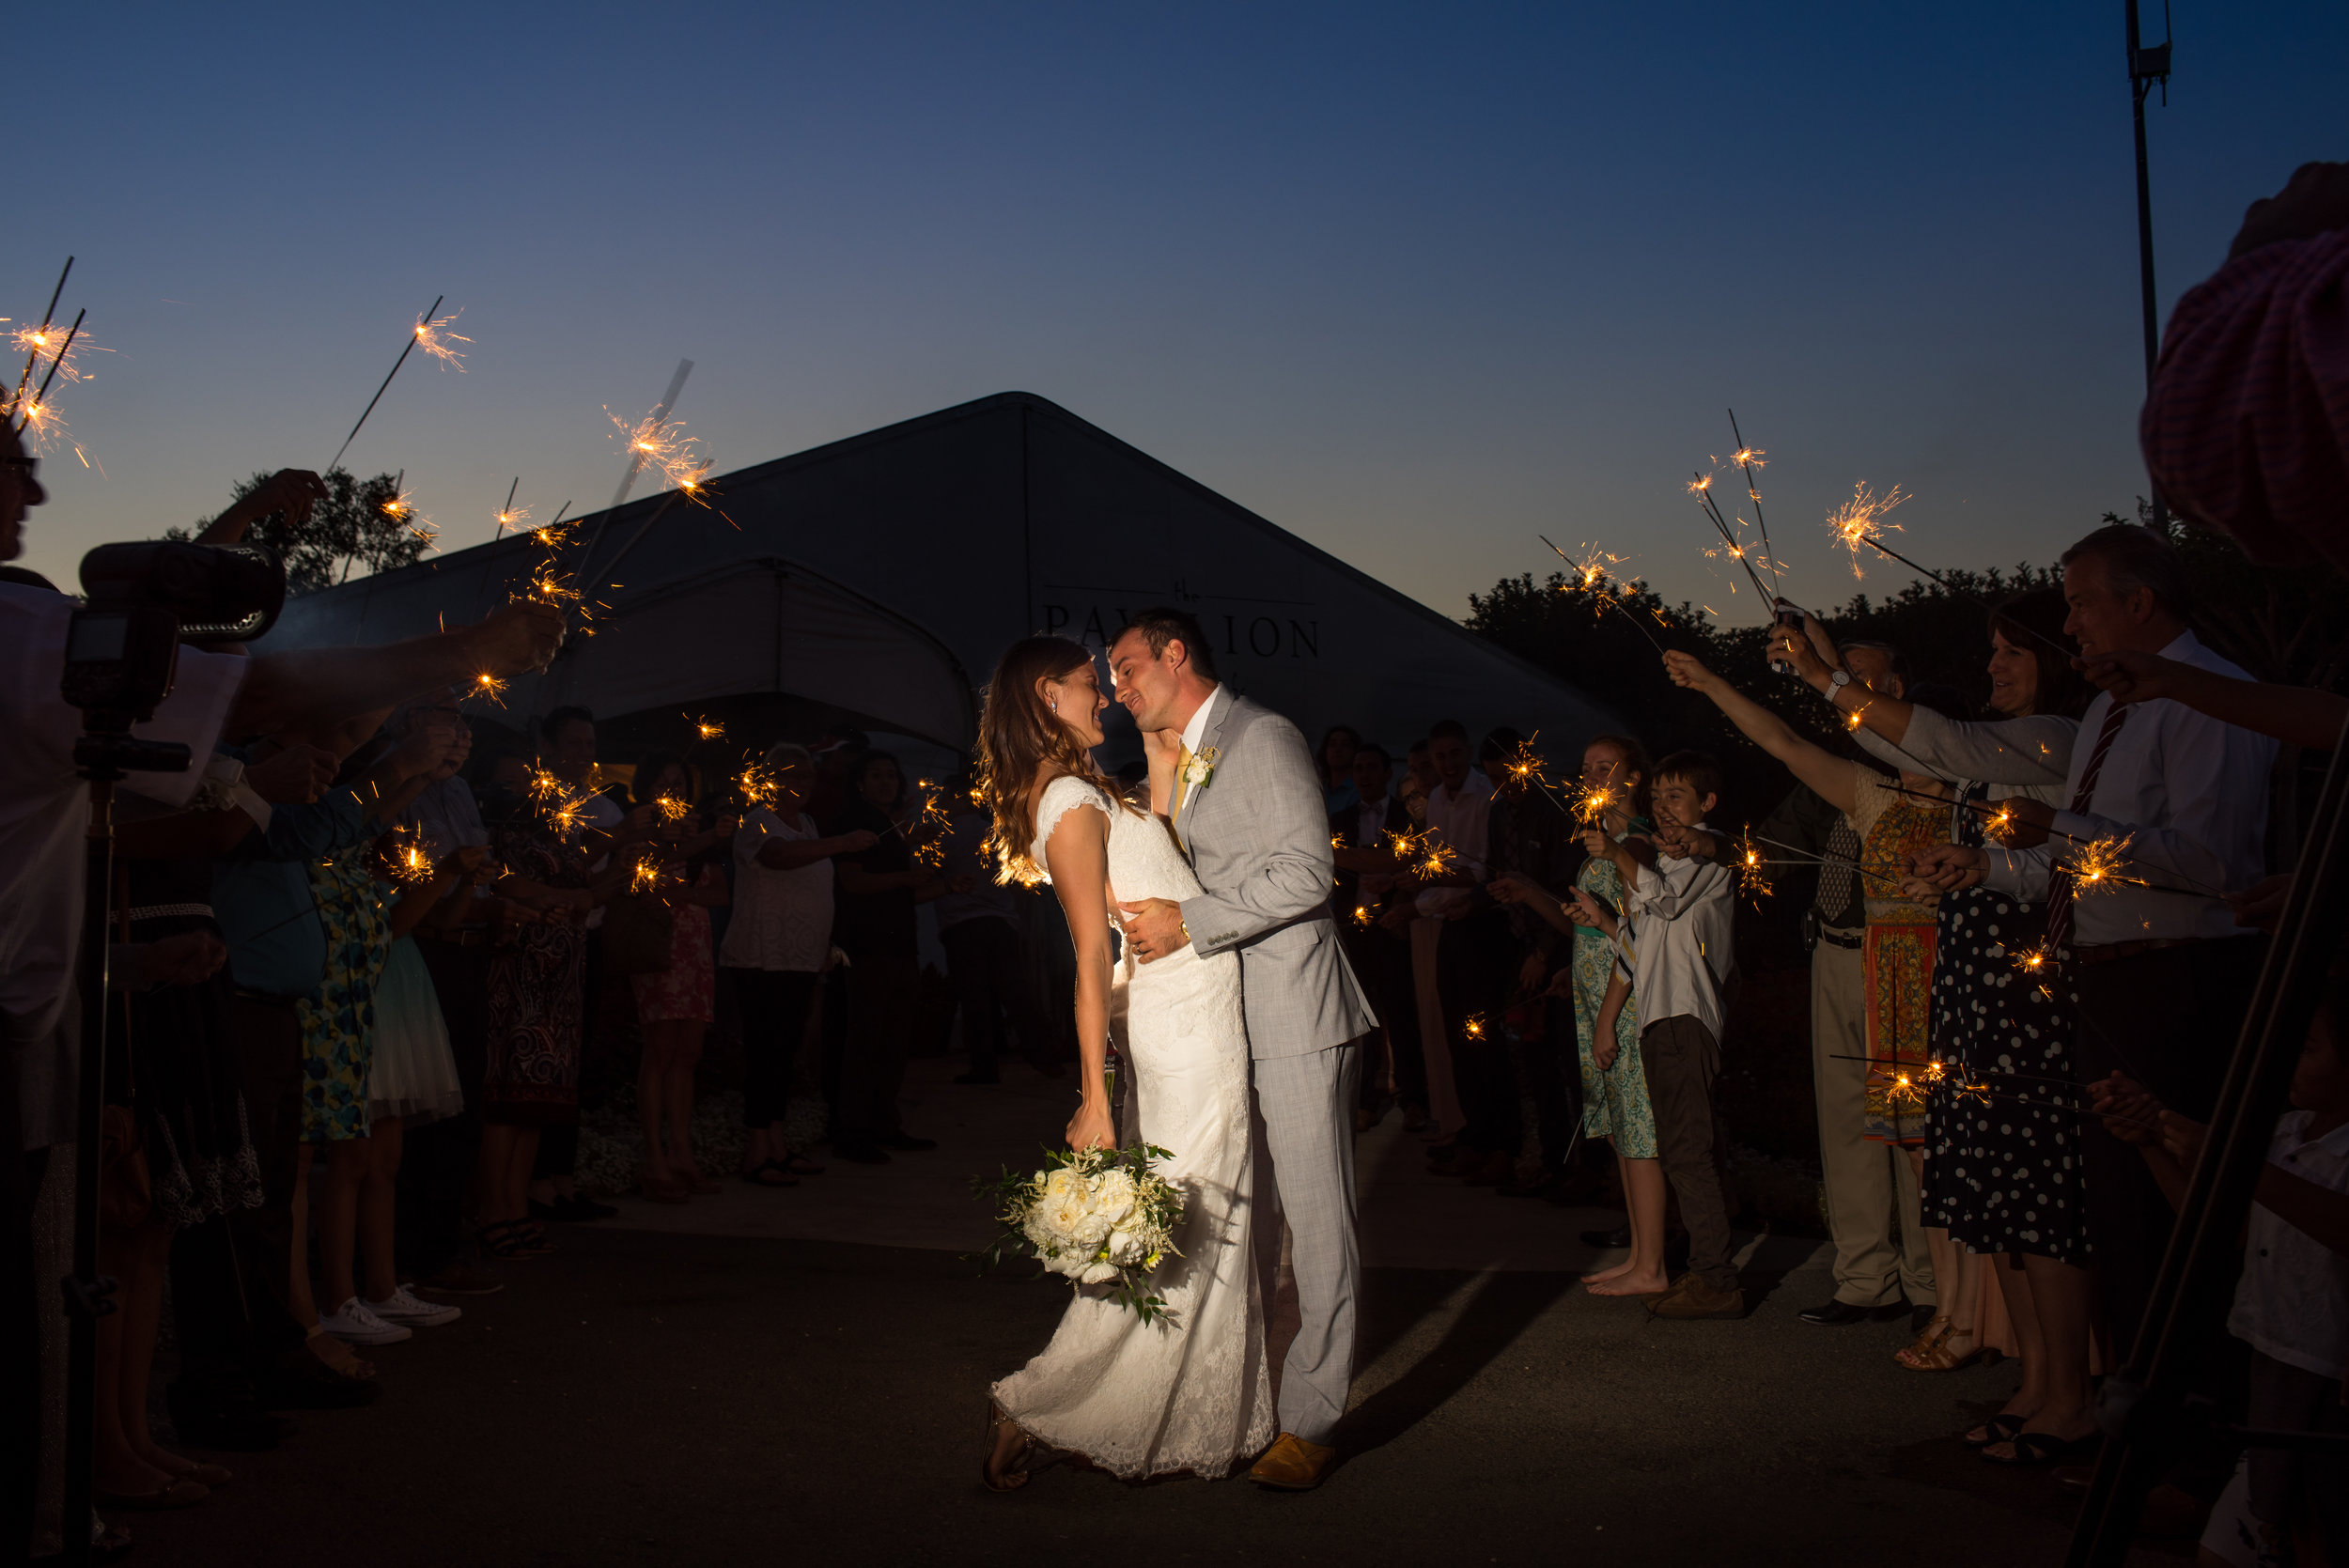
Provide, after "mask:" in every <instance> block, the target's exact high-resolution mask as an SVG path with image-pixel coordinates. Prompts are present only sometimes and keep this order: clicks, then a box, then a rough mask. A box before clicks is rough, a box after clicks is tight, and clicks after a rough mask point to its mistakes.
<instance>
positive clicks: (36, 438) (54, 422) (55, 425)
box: [14, 310, 89, 462]
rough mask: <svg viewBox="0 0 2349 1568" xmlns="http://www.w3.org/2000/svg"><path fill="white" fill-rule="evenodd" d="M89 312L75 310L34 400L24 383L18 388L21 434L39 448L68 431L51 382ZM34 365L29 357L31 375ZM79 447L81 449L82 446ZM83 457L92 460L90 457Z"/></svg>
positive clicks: (44, 446)
mask: <svg viewBox="0 0 2349 1568" xmlns="http://www.w3.org/2000/svg"><path fill="white" fill-rule="evenodd" d="M88 314H89V312H88V311H86V310H81V311H76V312H75V313H74V316H73V325H72V326H71V327H70V328H69V329H67V331H66V334H65V339H64V341H63V342H62V343H61V344H60V345H59V346H58V349H57V351H56V354H55V356H54V358H52V359H51V360H50V362H49V370H48V373H47V374H46V375H44V376H42V377H41V379H40V387H39V390H38V391H36V392H35V393H34V394H33V396H32V397H31V399H30V400H29V401H27V400H26V398H25V396H24V393H23V387H22V386H20V387H19V388H18V389H17V399H16V400H17V405H18V406H17V408H16V409H15V410H14V412H15V414H16V417H17V433H18V434H19V435H22V436H24V437H26V438H27V442H26V444H28V445H30V446H32V447H33V449H34V450H35V451H43V450H46V449H47V448H48V447H49V446H50V445H51V444H52V443H53V442H55V441H56V440H57V438H58V437H60V436H62V435H63V434H64V433H65V421H63V420H62V419H59V418H58V417H57V416H56V414H55V412H54V411H53V410H51V408H50V407H49V385H50V383H51V382H52V381H54V380H56V379H57V369H58V367H59V366H60V365H64V364H66V363H67V356H68V355H69V354H70V353H71V352H72V351H73V340H74V338H75V337H77V336H78V335H80V334H81V331H82V318H83V317H85V316H87V315H88ZM33 364H34V361H33V360H29V359H28V360H26V361H25V362H24V370H25V374H26V375H27V376H30V375H31V374H32V368H33ZM75 450H76V451H77V452H78V451H79V450H80V448H78V447H77V448H75ZM83 460H84V461H85V462H86V461H88V459H87V458H84V459H83Z"/></svg>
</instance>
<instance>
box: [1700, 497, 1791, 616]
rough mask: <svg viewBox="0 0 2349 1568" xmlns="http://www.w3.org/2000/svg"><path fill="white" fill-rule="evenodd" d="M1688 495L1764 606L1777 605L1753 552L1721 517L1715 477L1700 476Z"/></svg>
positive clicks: (1734, 586)
mask: <svg viewBox="0 0 2349 1568" xmlns="http://www.w3.org/2000/svg"><path fill="white" fill-rule="evenodd" d="M1688 493H1689V494H1691V495H1693V496H1695V497H1696V498H1697V510H1699V511H1701V512H1703V514H1704V519H1705V520H1706V521H1707V522H1710V523H1711V524H1712V525H1713V527H1714V530H1715V531H1716V532H1718V533H1719V535H1720V536H1721V545H1722V547H1723V548H1724V549H1725V550H1727V551H1728V552H1729V556H1730V559H1731V560H1733V561H1735V562H1736V563H1737V564H1738V565H1739V566H1741V567H1745V569H1746V581H1747V582H1750V583H1752V584H1753V591H1754V592H1755V593H1756V594H1758V595H1759V596H1761V598H1762V602H1763V604H1764V605H1765V606H1768V605H1772V604H1775V603H1777V602H1778V600H1777V598H1776V596H1774V595H1773V594H1772V593H1771V592H1770V591H1769V590H1768V589H1767V588H1765V587H1764V586H1762V577H1761V574H1760V573H1759V572H1757V571H1755V570H1754V569H1753V562H1752V560H1751V559H1750V555H1751V552H1750V551H1748V550H1747V549H1746V547H1745V545H1744V543H1743V542H1742V541H1741V540H1739V538H1738V537H1737V534H1736V531H1735V529H1733V528H1731V527H1730V526H1729V520H1728V519H1726V518H1724V517H1722V516H1721V508H1720V504H1719V502H1717V501H1715V500H1714V499H1713V476H1712V475H1711V474H1697V476H1696V478H1695V479H1694V480H1692V481H1691V482H1690V483H1689V485H1688ZM1705 553H1706V554H1707V555H1710V554H1712V553H1713V551H1709V550H1708V551H1705ZM1729 591H1730V592H1731V593H1733V594H1734V593H1735V592H1736V591H1737V585H1736V584H1735V583H1734V582H1733V583H1731V584H1730V586H1729Z"/></svg>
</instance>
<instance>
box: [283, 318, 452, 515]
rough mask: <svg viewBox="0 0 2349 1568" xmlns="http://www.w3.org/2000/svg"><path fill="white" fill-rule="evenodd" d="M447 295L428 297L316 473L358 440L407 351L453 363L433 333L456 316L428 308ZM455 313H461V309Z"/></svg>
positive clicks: (329, 469) (331, 470) (330, 467)
mask: <svg viewBox="0 0 2349 1568" xmlns="http://www.w3.org/2000/svg"><path fill="white" fill-rule="evenodd" d="M447 297H448V296H447V295H445V294H436V295H434V296H433V298H432V309H431V310H428V311H426V312H425V313H424V314H423V315H422V316H419V317H417V318H416V325H415V328H414V330H413V331H412V332H411V333H409V334H408V341H407V342H405V343H403V344H401V345H400V346H399V358H397V359H396V360H394V361H392V367H391V369H389V370H387V371H385V372H384V373H383V384H382V385H381V386H379V387H377V388H376V389H375V396H372V397H370V398H368V399H367V406H366V408H364V409H361V410H360V411H359V422H358V424H356V425H353V426H352V427H350V434H349V435H347V436H345V437H344V438H343V443H342V444H341V445H340V446H338V447H336V448H335V449H334V462H331V463H328V464H327V465H326V467H325V468H323V469H321V470H319V472H320V473H322V474H332V473H334V468H335V465H336V464H338V463H340V462H341V461H342V460H343V454H344V453H346V452H348V451H350V443H351V442H354V441H356V440H358V439H359V427H360V426H362V425H365V424H366V422H367V415H369V414H371V413H373V412H374V411H375V405H376V404H378V403H380V402H381V401H382V400H383V394H384V392H385V391H386V390H387V389H388V388H389V387H390V386H391V384H392V378H393V377H394V376H397V375H398V374H399V367H400V366H401V365H406V364H407V363H408V356H409V355H410V354H412V353H413V352H415V350H416V349H418V348H419V347H422V348H423V349H424V350H425V352H427V353H428V354H431V355H433V356H435V357H436V358H438V359H439V360H440V361H441V362H442V363H443V365H449V364H455V362H456V360H457V359H458V358H459V357H460V356H458V355H455V354H453V353H451V352H450V351H449V349H447V346H446V345H445V344H444V343H443V342H442V341H441V339H440V337H439V336H438V335H437V333H436V329H438V328H441V327H444V326H446V325H448V323H449V322H451V321H454V320H456V319H457V318H456V317H455V316H447V317H442V318H438V319H435V318H433V315H432V311H434V310H438V309H440V308H441V302H442V301H443V300H444V299H446V298H447ZM459 314H461V312H460V313H459ZM449 335H451V336H454V335H455V334H449ZM456 341H458V342H459V343H470V342H472V341H473V339H471V338H469V337H459V338H457V339H456ZM457 367H458V368H459V370H462V369H463V368H464V366H463V365H458V366H457Z"/></svg>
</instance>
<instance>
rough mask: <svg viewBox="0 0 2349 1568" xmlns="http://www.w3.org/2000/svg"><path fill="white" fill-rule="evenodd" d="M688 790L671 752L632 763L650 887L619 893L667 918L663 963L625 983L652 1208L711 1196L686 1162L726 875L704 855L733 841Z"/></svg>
mask: <svg viewBox="0 0 2349 1568" xmlns="http://www.w3.org/2000/svg"><path fill="white" fill-rule="evenodd" d="M692 787H693V786H692V778H691V776H690V775H689V774H688V773H687V772H686V770H685V761H684V759H683V758H682V757H680V756H678V755H677V753H673V752H656V753H653V754H652V755H650V756H648V757H646V758H645V759H644V761H642V762H640V763H638V764H637V765H636V775H635V777H634V779H632V780H631V781H630V784H629V796H630V804H632V805H634V806H636V807H637V808H639V809H644V808H647V807H649V808H651V809H652V810H654V812H655V813H656V814H657V815H658V819H659V821H660V823H661V826H660V827H659V828H658V829H657V830H656V831H655V836H654V839H653V841H652V842H651V843H649V844H647V845H646V846H644V847H643V849H642V850H641V851H639V854H638V863H639V864H643V865H649V866H651V867H653V868H654V876H655V877H657V878H658V883H657V885H656V886H654V887H653V888H651V889H649V890H647V891H646V892H644V893H627V894H622V895H621V896H624V897H630V898H634V899H637V900H640V901H644V902H648V903H652V904H656V905H658V906H660V907H661V908H663V909H665V910H666V912H667V915H668V921H667V924H668V944H667V945H668V951H667V953H666V955H665V957H666V958H667V960H668V961H667V962H666V963H665V964H662V965H661V967H660V968H658V969H653V970H637V971H635V972H633V973H630V975H629V977H628V979H629V987H630V990H631V991H633V992H634V993H635V998H636V1019H637V1023H638V1026H639V1027H640V1029H641V1030H642V1032H643V1037H644V1052H643V1056H642V1059H641V1061H640V1063H639V1066H638V1068H637V1074H636V1111H637V1115H638V1117H639V1119H640V1120H641V1122H642V1124H643V1126H644V1131H645V1169H644V1172H643V1174H642V1176H641V1177H640V1178H639V1180H638V1183H637V1185H638V1186H639V1187H640V1188H642V1189H643V1191H644V1194H645V1196H646V1197H647V1198H650V1199H652V1200H653V1201H654V1202H656V1203H682V1202H683V1201H684V1200H685V1199H686V1198H687V1197H688V1196H689V1195H692V1194H695V1193H698V1194H701V1195H703V1196H705V1197H706V1196H708V1194H710V1193H713V1192H716V1191H718V1190H719V1184H718V1183H717V1182H716V1181H715V1180H714V1179H712V1178H711V1177H709V1176H708V1175H707V1174H705V1173H704V1172H703V1171H702V1169H701V1167H700V1166H699V1165H698V1164H696V1163H695V1161H694V1159H693V1071H694V1069H695V1067H697V1066H698V1065H699V1064H700V1063H701V1056H702V1041H703V1038H704V1036H705V1035H706V1034H707V1033H708V1030H709V1025H710V1022H711V1020H712V1019H714V1018H715V1017H717V1015H718V971H717V969H716V967H715V964H714V960H713V956H712V952H711V947H710V926H709V911H710V909H711V908H715V907H717V906H720V905H723V904H724V903H725V902H726V899H727V889H726V879H725V876H724V874H723V872H721V871H720V870H719V869H718V865H717V862H716V860H715V859H714V858H712V857H711V855H710V853H709V852H710V850H711V849H712V848H713V847H715V846H719V845H722V844H724V843H726V842H727V841H729V840H730V839H731V838H732V837H733V836H734V824H733V823H731V822H728V821H724V820H723V819H718V818H714V817H711V816H709V815H704V814H701V813H697V812H694V811H693V810H692V800H691V796H692Z"/></svg>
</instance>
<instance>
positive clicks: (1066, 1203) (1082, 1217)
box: [1043, 1193, 1093, 1241]
mask: <svg viewBox="0 0 2349 1568" xmlns="http://www.w3.org/2000/svg"><path fill="white" fill-rule="evenodd" d="M1043 1215H1044V1227H1045V1229H1046V1230H1048V1231H1050V1232H1051V1233H1052V1234H1053V1235H1054V1236H1056V1237H1058V1238H1060V1239H1062V1240H1065V1241H1077V1240H1081V1239H1082V1236H1081V1232H1082V1230H1083V1228H1084V1226H1085V1225H1086V1224H1087V1222H1089V1221H1090V1220H1091V1219H1092V1218H1093V1206H1092V1205H1091V1204H1090V1203H1086V1202H1085V1201H1084V1197H1083V1195H1082V1194H1081V1193H1080V1194H1078V1195H1076V1196H1074V1197H1068V1198H1064V1199H1061V1200H1060V1201H1059V1202H1057V1203H1046V1204H1045V1205H1044V1209H1043Z"/></svg>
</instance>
